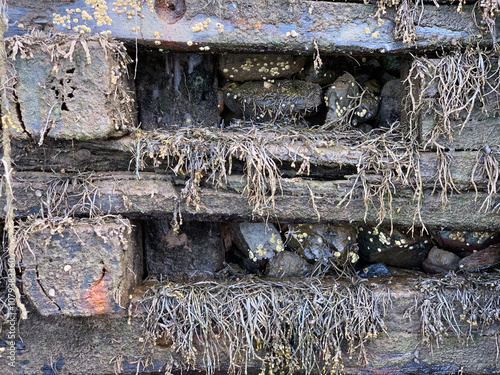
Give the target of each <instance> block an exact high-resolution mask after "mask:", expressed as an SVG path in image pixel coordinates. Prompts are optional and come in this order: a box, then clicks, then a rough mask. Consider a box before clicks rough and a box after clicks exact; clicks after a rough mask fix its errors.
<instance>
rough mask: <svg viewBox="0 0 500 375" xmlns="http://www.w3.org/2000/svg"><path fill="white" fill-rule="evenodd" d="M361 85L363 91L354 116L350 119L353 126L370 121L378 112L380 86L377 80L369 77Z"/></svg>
mask: <svg viewBox="0 0 500 375" xmlns="http://www.w3.org/2000/svg"><path fill="white" fill-rule="evenodd" d="M362 87H363V90H364V91H363V94H362V96H361V101H360V103H359V106H358V108H356V112H355V113H354V118H353V120H352V125H353V126H356V125H358V124H361V123H363V122H367V121H370V120H371V119H374V118H375V117H377V114H378V108H379V105H380V87H379V85H378V82H377V81H376V80H374V79H371V80H369V81H367V82H365V83H364V84H363V85H362Z"/></svg>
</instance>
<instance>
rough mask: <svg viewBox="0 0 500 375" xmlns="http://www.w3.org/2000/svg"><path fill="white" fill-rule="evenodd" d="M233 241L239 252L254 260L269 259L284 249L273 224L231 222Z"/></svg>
mask: <svg viewBox="0 0 500 375" xmlns="http://www.w3.org/2000/svg"><path fill="white" fill-rule="evenodd" d="M230 228H231V232H232V236H233V242H234V243H235V244H236V246H237V247H238V250H239V251H240V253H241V254H242V255H243V256H245V257H246V258H249V259H251V260H252V261H254V262H258V261H261V260H264V259H270V258H272V257H274V256H275V255H276V254H278V253H280V252H282V251H283V250H284V248H285V247H284V245H283V240H282V239H281V235H280V233H279V232H278V231H277V229H276V228H275V226H274V225H273V224H269V223H267V224H266V223H249V222H244V223H232V224H230Z"/></svg>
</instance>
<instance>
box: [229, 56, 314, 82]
mask: <svg viewBox="0 0 500 375" xmlns="http://www.w3.org/2000/svg"><path fill="white" fill-rule="evenodd" d="M305 62H306V58H305V57H304V56H292V55H273V54H227V55H220V57H219V70H220V72H221V73H222V75H223V76H224V78H226V79H227V80H230V81H240V82H245V81H258V80H265V79H275V78H288V77H290V76H292V75H293V74H296V73H298V72H300V71H301V70H302V68H303V67H304V64H305Z"/></svg>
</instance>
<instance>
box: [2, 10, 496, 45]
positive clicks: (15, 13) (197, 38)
mask: <svg viewBox="0 0 500 375" xmlns="http://www.w3.org/2000/svg"><path fill="white" fill-rule="evenodd" d="M9 3H10V4H9V17H10V22H11V24H12V23H14V25H13V26H11V27H10V28H9V33H8V34H7V36H9V35H13V34H20V33H23V32H25V31H26V28H29V27H33V26H37V25H38V27H40V26H44V25H46V24H52V23H53V22H54V20H55V21H56V28H57V30H59V31H65V32H74V31H73V30H76V32H79V33H82V32H83V33H88V32H90V33H96V32H97V33H100V32H108V31H109V33H110V35H111V36H113V37H116V38H119V39H123V40H128V41H137V40H138V41H140V42H141V43H146V44H149V45H151V46H153V47H157V48H164V49H171V50H182V51H197V52H199V51H202V52H207V51H210V52H221V51H235V52H241V51H245V52H251V51H256V52H265V51H277V52H294V53H302V54H312V53H313V52H314V50H315V42H317V47H318V49H319V50H320V51H321V52H323V53H339V52H355V53H397V52H405V51H408V50H411V49H414V47H417V48H418V49H420V50H429V49H435V48H437V47H441V46H451V45H452V44H453V45H455V44H457V43H462V42H463V43H464V44H465V43H476V42H478V41H480V42H483V43H487V40H488V37H487V36H485V37H483V36H481V31H480V30H479V29H478V28H477V27H476V25H475V21H474V17H473V6H472V5H464V6H463V12H462V13H458V12H457V7H456V5H442V6H440V7H439V8H437V7H435V6H431V5H426V6H425V8H424V9H423V10H422V13H421V14H420V17H419V21H418V25H417V26H416V46H414V47H412V48H408V45H406V44H405V43H403V42H401V41H397V40H395V37H394V29H395V12H394V10H393V9H388V11H387V13H386V14H384V15H382V16H381V19H380V22H379V21H378V19H376V18H375V17H374V16H375V13H376V12H377V6H376V5H372V4H368V5H365V4H362V3H335V2H320V1H301V0H297V1H289V0H272V1H266V2H261V1H254V0H237V1H234V0H217V1H209V0H206V1H199V0H171V1H155V2H153V1H150V2H143V6H142V7H140V10H138V9H139V8H135V9H133V8H131V7H130V6H128V7H124V6H117V4H118V3H121V2H116V3H114V2H113V1H112V0H102V1H93V2H91V3H92V4H97V3H99V4H101V5H100V6H99V7H96V6H95V5H94V8H92V7H91V6H89V5H86V2H85V1H84V0H77V1H74V2H72V3H71V4H68V3H70V1H63V0H59V1H50V2H45V1H41V0H38V1H36V2H33V1H28V0H20V1H14V0H10V1H9ZM113 4H114V5H113ZM148 4H149V6H148ZM78 10H79V12H78ZM84 11H85V12H87V14H88V16H87V14H84ZM66 16H67V19H66V20H62V19H61V17H63V18H64V17H66ZM107 17H109V18H107ZM90 18H92V20H90ZM478 19H479V18H478ZM58 23H61V24H62V25H61V24H58ZM19 24H21V25H22V26H23V28H19ZM98 24H99V25H100V26H98ZM75 28H76V29H75Z"/></svg>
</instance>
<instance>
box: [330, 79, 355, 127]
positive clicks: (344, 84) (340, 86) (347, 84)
mask: <svg viewBox="0 0 500 375" xmlns="http://www.w3.org/2000/svg"><path fill="white" fill-rule="evenodd" d="M360 94H361V90H360V88H359V85H358V84H357V83H356V80H355V79H354V77H353V76H352V75H351V74H349V73H344V74H343V75H341V76H340V77H339V78H337V79H336V80H335V82H334V83H333V85H332V86H331V87H330V88H329V89H328V90H327V91H326V95H325V102H326V105H327V106H328V112H327V114H326V122H327V123H333V124H338V125H342V124H343V123H345V122H346V120H345V116H346V113H347V112H348V111H349V110H350V109H352V108H353V106H354V105H356V101H357V98H358V97H359V95H360ZM347 120H348V119H347Z"/></svg>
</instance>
